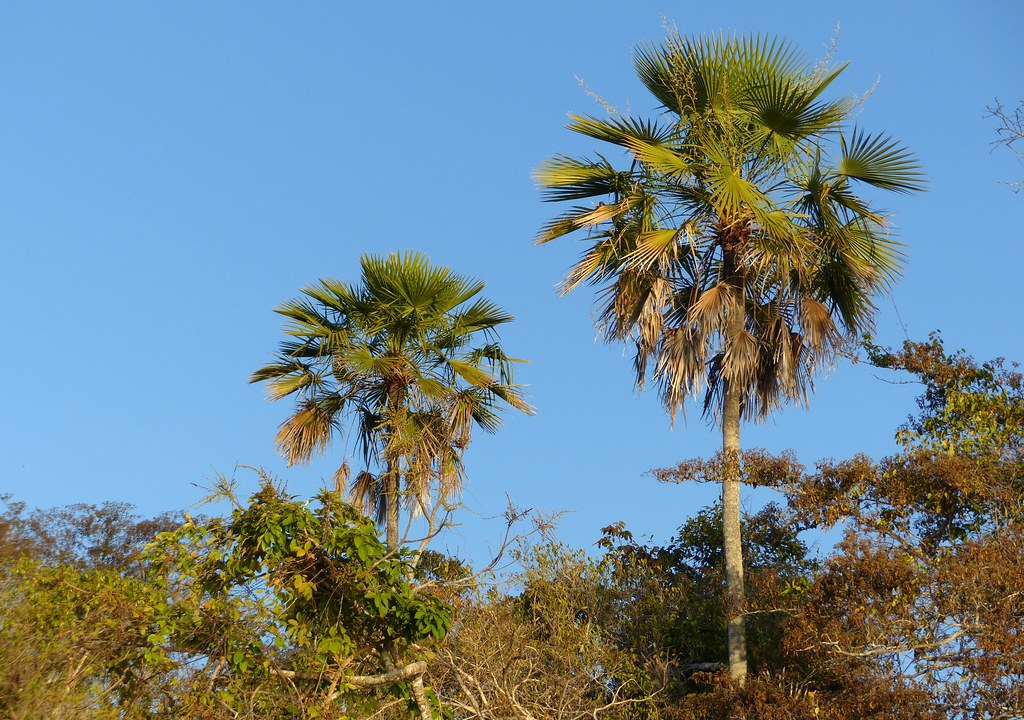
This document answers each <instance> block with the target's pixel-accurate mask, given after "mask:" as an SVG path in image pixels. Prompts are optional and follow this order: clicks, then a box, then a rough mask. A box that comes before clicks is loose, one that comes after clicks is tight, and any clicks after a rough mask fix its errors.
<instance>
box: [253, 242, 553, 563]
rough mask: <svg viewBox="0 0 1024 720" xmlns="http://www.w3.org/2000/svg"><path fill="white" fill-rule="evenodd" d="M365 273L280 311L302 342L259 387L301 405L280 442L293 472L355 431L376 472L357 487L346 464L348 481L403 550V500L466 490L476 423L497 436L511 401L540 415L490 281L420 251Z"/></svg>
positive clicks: (374, 262) (373, 259)
mask: <svg viewBox="0 0 1024 720" xmlns="http://www.w3.org/2000/svg"><path fill="white" fill-rule="evenodd" d="M361 266H362V280H361V283H360V284H359V285H350V284H346V283H342V282H339V281H337V280H321V281H320V282H319V284H317V285H315V286H312V287H307V288H304V289H303V291H302V292H303V297H301V298H299V299H296V300H290V301H288V302H286V303H284V304H283V305H281V306H280V307H279V308H277V312H278V313H280V314H281V315H283V316H284V317H285V318H287V319H288V324H287V326H286V330H285V332H286V334H287V335H288V336H290V338H291V339H289V340H285V341H283V342H282V343H281V344H280V348H279V353H278V355H277V358H276V361H275V362H273V363H271V364H269V365H267V366H265V367H263V368H260V369H259V370H257V371H256V372H255V373H253V375H252V377H251V378H250V382H260V381H265V382H266V383H267V388H268V394H269V397H270V399H272V400H279V399H282V398H285V397H288V396H294V397H295V401H296V406H295V413H294V414H293V415H291V416H290V417H289V418H287V419H286V420H285V421H284V422H283V423H282V424H281V427H280V430H279V432H278V434H277V446H278V448H279V450H280V451H281V452H282V454H284V456H285V457H286V458H287V460H288V463H289V464H292V463H296V462H306V461H308V460H309V459H310V458H311V456H312V455H313V454H314V453H315V452H322V451H324V450H325V449H326V448H327V446H328V444H329V443H330V441H331V439H332V437H333V435H334V433H335V431H343V430H346V429H348V430H350V431H351V432H352V434H354V437H355V439H356V440H357V444H358V448H359V453H360V455H361V456H362V458H363V460H364V465H365V467H364V469H363V471H361V472H359V473H358V474H357V475H356V477H355V478H354V479H352V480H351V482H349V481H350V477H349V469H348V464H347V462H346V463H343V464H342V465H341V467H340V468H339V471H338V474H337V482H338V485H339V486H341V485H343V484H345V483H348V484H349V486H350V493H351V495H352V496H353V499H354V500H355V501H356V502H357V503H360V504H363V505H364V506H365V507H367V509H368V510H370V511H371V512H375V513H376V515H377V519H378V522H385V521H386V523H387V529H388V542H389V546H391V547H392V548H393V547H395V546H396V545H397V517H398V506H399V498H401V499H402V500H403V501H404V502H405V504H406V505H407V506H409V507H411V508H412V509H413V510H416V509H417V508H418V509H424V508H425V507H426V506H427V505H428V504H429V502H430V500H431V495H432V494H433V495H436V496H437V498H438V499H441V500H443V499H444V498H446V497H447V496H449V495H450V494H452V493H453V492H456V491H458V490H459V488H460V485H461V482H462V479H463V472H462V454H463V451H464V450H465V448H466V446H467V445H468V443H469V440H470V435H471V431H472V428H473V426H474V425H478V426H480V427H482V428H483V429H485V430H487V431H494V430H496V429H497V428H498V427H499V426H500V424H501V419H500V416H499V405H500V404H502V403H504V404H506V405H509V406H511V407H513V408H515V409H517V410H521V411H524V412H532V410H533V409H532V407H531V406H530V405H529V404H528V403H527V402H526V401H525V399H524V398H523V395H522V392H521V389H520V388H519V387H518V386H517V385H515V384H513V377H512V367H513V363H514V362H518V361H516V360H515V359H513V358H510V357H508V356H506V355H505V353H504V351H503V350H502V348H501V345H500V344H499V343H498V339H497V335H496V329H497V327H498V326H500V325H502V324H504V323H507V322H509V321H510V320H512V316H511V315H509V314H507V313H505V312H503V311H502V310H501V309H500V308H498V307H497V306H496V305H494V304H493V303H492V302H490V301H488V300H486V299H484V298H480V297H477V296H478V295H479V293H480V291H481V290H482V289H483V283H481V282H478V281H475V280H472V279H469V278H465V277H462V276H459V275H456V274H454V273H453V272H452V271H451V270H449V269H448V268H445V267H436V266H432V265H430V263H429V261H428V260H427V258H426V257H424V256H423V255H420V254H418V253H413V252H408V253H405V254H402V255H398V254H392V255H390V256H388V257H386V258H383V257H377V256H372V255H367V256H364V257H363V258H362V259H361ZM403 485H404V487H403Z"/></svg>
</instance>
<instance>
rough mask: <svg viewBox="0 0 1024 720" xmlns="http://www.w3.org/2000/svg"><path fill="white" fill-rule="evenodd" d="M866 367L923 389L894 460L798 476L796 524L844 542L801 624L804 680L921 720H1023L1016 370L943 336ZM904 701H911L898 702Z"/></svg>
mask: <svg viewBox="0 0 1024 720" xmlns="http://www.w3.org/2000/svg"><path fill="white" fill-rule="evenodd" d="M870 356H871V358H872V360H873V361H874V362H875V364H877V365H879V366H881V367H885V368H892V369H898V370H902V371H907V372H910V373H912V374H913V375H914V376H916V378H917V379H918V380H919V381H920V382H921V383H922V384H923V386H924V393H923V394H922V396H921V398H920V400H919V406H920V412H919V413H918V414H917V415H915V416H914V417H912V418H911V419H910V420H909V422H908V423H907V424H906V425H905V426H904V427H903V428H901V430H900V431H899V433H898V435H897V439H898V440H899V442H900V444H901V450H900V452H899V453H898V454H897V455H894V456H892V457H889V458H885V459H884V460H882V461H881V462H878V463H875V462H872V461H870V460H869V459H867V458H865V457H858V458H854V459H852V460H848V461H844V462H838V463H836V462H829V463H823V464H822V465H821V466H819V468H818V470H817V472H816V473H814V474H813V475H811V476H808V477H807V478H804V479H803V480H802V481H801V482H799V483H798V484H797V485H796V486H795V487H794V488H793V492H792V493H791V503H792V506H793V508H794V511H795V512H796V513H797V514H798V517H799V518H800V522H803V523H807V524H816V525H819V526H828V525H832V524H834V523H837V522H840V521H842V522H843V524H844V526H845V527H846V533H845V536H844V539H843V540H842V542H841V543H840V544H839V545H838V547H837V552H835V553H834V554H833V555H832V556H831V557H830V558H828V560H827V561H826V562H825V563H824V565H823V567H822V571H821V573H820V574H819V575H818V577H817V578H816V579H815V581H814V582H813V584H812V585H811V586H810V587H809V588H808V590H807V593H806V597H805V602H804V603H803V604H802V606H801V610H800V612H799V613H798V614H797V616H796V617H794V620H793V623H792V625H791V631H790V635H789V637H788V643H789V644H790V647H791V649H792V650H793V652H794V656H795V657H801V658H802V660H803V663H802V664H803V665H804V666H805V667H809V668H813V670H812V671H811V672H810V673H809V678H808V680H809V682H812V683H813V684H814V685H815V686H817V687H820V688H824V689H826V690H828V691H829V692H831V693H833V695H836V696H841V697H856V698H859V699H860V701H861V702H862V703H865V704H866V703H869V702H870V703H874V704H876V705H879V706H889V707H899V706H900V705H901V703H902V702H903V701H902V700H900V701H898V702H897V701H894V700H893V698H894V697H895V696H896V695H898V694H900V693H904V694H912V695H914V696H915V697H917V698H923V701H922V702H921V703H920V704H924V705H927V707H928V708H930V710H929V711H928V713H926V714H925V713H923V711H922V713H923V714H922V715H921V716H922V717H942V718H947V719H951V718H955V719H958V720H959V719H961V718H962V719H964V720H966V719H967V718H978V717H985V718H1017V717H1022V716H1024V650H1022V647H1024V646H1022V644H1021V642H1020V638H1021V637H1022V636H1024V570H1022V562H1021V561H1022V558H1024V453H1022V450H1024V378H1022V376H1021V374H1020V373H1019V372H1018V371H1017V370H1016V369H1014V368H1012V367H1007V366H1006V364H1005V363H1003V362H1002V361H1000V360H997V361H992V362H985V363H978V362H976V361H974V360H973V359H972V358H970V357H968V356H966V355H965V354H963V353H952V354H951V353H947V352H946V350H945V348H944V347H943V344H942V342H941V339H940V338H939V337H938V336H933V337H932V338H931V340H929V341H928V342H924V343H915V342H908V343H906V344H905V345H904V346H903V348H902V349H900V350H899V351H888V350H883V349H882V348H877V347H871V348H870ZM904 699H905V698H904Z"/></svg>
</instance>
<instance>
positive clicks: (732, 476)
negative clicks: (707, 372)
mask: <svg viewBox="0 0 1024 720" xmlns="http://www.w3.org/2000/svg"><path fill="white" fill-rule="evenodd" d="M722 410H723V412H722V457H723V461H724V462H723V464H722V532H723V535H724V548H723V549H724V551H725V598H726V601H725V613H726V617H727V618H728V621H729V677H731V678H732V679H733V680H735V681H737V682H738V683H739V684H740V685H742V684H743V683H744V682H745V680H746V676H747V630H746V625H745V617H744V610H745V607H744V606H745V601H746V597H745V596H746V593H745V591H744V585H743V549H742V545H741V536H740V457H739V453H740V392H739V388H735V387H730V385H729V383H728V382H727V383H726V386H725V398H724V407H723V408H722Z"/></svg>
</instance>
